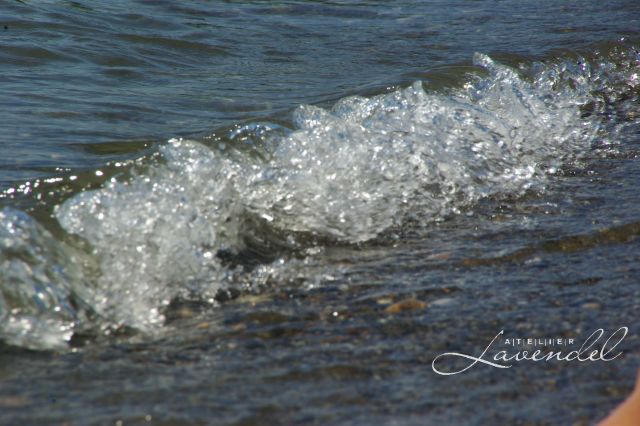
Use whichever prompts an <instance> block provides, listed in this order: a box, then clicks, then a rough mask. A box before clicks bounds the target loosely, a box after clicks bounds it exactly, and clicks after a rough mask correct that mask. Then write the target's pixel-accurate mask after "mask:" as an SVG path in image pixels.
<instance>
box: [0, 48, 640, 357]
mask: <svg viewBox="0 0 640 426" xmlns="http://www.w3.org/2000/svg"><path fill="white" fill-rule="evenodd" d="M638 61H639V57H638V54H637V52H636V51H634V50H633V49H631V50H629V51H625V52H619V53H618V54H616V55H610V57H597V55H596V56H595V58H594V59H593V60H591V61H587V60H585V59H581V58H577V59H572V60H567V59H564V60H557V61H554V62H553V63H536V64H533V65H531V66H527V67H523V68H522V69H520V70H514V69H512V68H509V67H506V66H503V65H500V64H498V63H495V62H494V61H493V60H492V59H490V58H489V57H487V56H485V55H481V54H477V55H475V57H474V64H475V65H476V66H477V67H478V72H477V73H476V74H473V75H469V76H468V79H467V81H466V82H465V83H464V85H463V87H461V88H457V89H450V90H446V91H442V92H435V93H432V92H429V91H425V89H424V88H423V85H422V83H420V82H416V83H415V84H413V85H412V86H410V87H408V88H404V89H401V90H397V91H394V92H391V93H386V94H382V95H378V96H374V97H371V98H365V97H360V96H352V97H347V98H344V99H342V100H340V101H339V102H337V103H336V104H335V105H334V106H333V107H332V108H331V109H324V108H320V107H318V106H309V105H305V106H300V107H299V108H298V109H296V110H295V111H294V113H293V122H294V128H293V129H287V128H283V127H282V126H278V125H275V124H273V123H265V122H261V123H254V124H250V125H245V126H237V128H236V129H235V130H234V131H233V132H232V133H231V135H230V141H227V142H226V143H223V142H221V141H217V142H215V141H214V142H213V143H208V144H204V143H200V142H196V141H191V140H182V139H173V140H170V141H169V142H168V143H167V144H165V145H163V146H162V147H161V148H160V149H159V154H160V155H159V156H160V159H159V160H158V161H156V162H155V163H153V164H151V165H150V166H148V167H133V168H132V169H131V170H130V171H129V175H128V177H127V178H121V179H118V178H112V179H111V180H109V181H107V182H106V183H105V184H104V185H103V187H102V188H100V189H97V190H90V191H83V192H79V193H77V194H75V195H74V196H72V197H71V198H69V199H68V200H66V201H65V202H63V203H62V204H60V205H58V206H56V207H55V210H54V211H55V218H56V219H57V221H58V223H59V225H60V226H61V227H62V228H63V230H64V232H65V233H66V235H67V237H65V238H58V237H55V236H54V235H52V233H51V232H50V231H48V230H46V229H45V228H44V227H43V226H42V225H40V224H39V223H38V222H37V221H36V220H34V219H33V218H32V217H31V216H29V215H27V214H26V213H24V212H21V211H19V210H16V209H12V208H5V209H4V210H2V211H0V266H1V269H0V338H2V339H3V340H4V341H6V342H8V343H10V344H14V345H18V346H23V347H29V348H36V349H49V348H64V347H66V346H67V345H68V343H69V341H70V339H71V337H72V336H73V334H74V333H76V332H79V331H83V330H98V331H99V332H103V333H109V332H112V331H113V330H117V329H119V328H123V327H126V328H133V329H136V330H141V331H143V332H148V333H154V332H157V331H158V330H159V329H161V328H162V325H163V324H164V322H165V318H164V314H163V311H164V309H165V308H166V307H167V306H168V305H169V304H170V303H171V302H172V301H173V300H176V299H181V298H183V299H194V298H195V299H197V300H200V301H204V302H209V303H214V299H215V297H216V294H217V292H218V291H219V290H220V289H221V288H224V287H225V286H228V285H230V284H232V283H233V277H234V276H236V275H237V274H238V273H242V269H241V268H242V261H233V259H238V258H241V257H242V253H243V252H246V250H247V246H248V245H251V244H256V243H255V242H256V241H262V244H263V246H262V248H263V251H264V253H263V255H264V256H263V257H262V258H261V262H262V263H263V264H268V263H269V262H270V261H272V260H274V258H272V257H270V253H269V251H270V247H271V245H275V246H277V247H278V249H285V250H286V249H292V250H293V249H298V248H300V247H304V246H305V243H304V241H324V242H331V241H333V242H338V243H360V242H363V241H368V240H371V239H373V238H376V237H377V236H379V235H380V234H381V233H384V232H386V231H389V230H392V229H394V228H397V227H400V226H402V225H403V224H406V223H407V222H408V221H411V222H412V223H422V224H426V223H430V222H433V221H438V220H442V219H444V218H446V217H447V216H450V215H453V214H457V213H459V212H460V211H461V210H462V209H469V208H471V209H472V208H473V205H474V203H476V202H477V201H478V200H480V199H483V198H487V197H503V196H510V197H512V196H519V195H521V194H524V193H525V192H526V191H529V190H531V189H538V190H541V189H544V186H545V182H546V181H547V179H548V176H549V175H552V174H555V173H557V171H558V170H559V169H560V168H561V167H563V166H564V165H567V164H572V163H574V162H575V161H576V159H579V158H580V157H581V155H583V154H585V153H587V152H589V151H590V150H592V149H593V148H594V145H596V147H597V145H598V144H603V143H612V142H613V141H615V133H616V132H617V131H619V129H620V127H621V125H617V124H616V125H612V124H611V123H612V121H611V109H612V107H611V105H613V104H615V103H616V101H617V100H618V101H619V100H621V99H622V100H625V102H627V103H628V104H629V105H632V104H633V103H634V102H631V101H629V99H631V98H633V99H635V100H636V101H637V96H638V87H639V86H640V81H639V78H638V63H639V62H638ZM636 104H637V102H636ZM618 105H619V104H618ZM618 109H620V108H618ZM247 135H248V136H247ZM243 141H245V142H243ZM265 235H266V236H265ZM77 237H79V238H77ZM78 239H79V240H80V241H83V242H84V243H82V244H80V243H77V241H76V240H78ZM269 239H271V240H272V241H270V240H269ZM264 240H267V241H266V242H265V241H264ZM74 241H76V242H74ZM270 244H271V245H270ZM258 245H260V244H258ZM255 251H256V250H254V252H255ZM257 251H260V250H257ZM275 257H277V256H275ZM229 259H232V260H229ZM257 263H260V262H257ZM280 264H282V262H281V263H280ZM238 265H240V266H238ZM244 266H245V268H246V270H249V269H251V268H250V267H249V266H248V265H244ZM254 266H255V265H254ZM282 268H284V270H285V271H286V269H287V266H286V264H285V265H284V266H283V267H282ZM238 271H240V272H238ZM263 272H264V270H261V273H263ZM245 273H248V272H246V271H245ZM256 274H258V273H256Z"/></svg>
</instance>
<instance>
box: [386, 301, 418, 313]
mask: <svg viewBox="0 0 640 426" xmlns="http://www.w3.org/2000/svg"><path fill="white" fill-rule="evenodd" d="M426 307H427V304H426V303H424V302H423V301H421V300H418V299H404V300H401V301H399V302H396V303H394V304H393V305H391V306H388V307H387V308H386V309H385V310H384V311H385V312H386V313H388V314H399V313H401V312H406V311H413V310H416V309H424V308H426Z"/></svg>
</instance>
